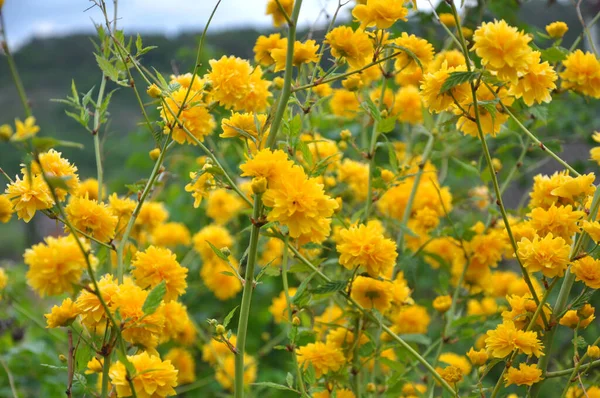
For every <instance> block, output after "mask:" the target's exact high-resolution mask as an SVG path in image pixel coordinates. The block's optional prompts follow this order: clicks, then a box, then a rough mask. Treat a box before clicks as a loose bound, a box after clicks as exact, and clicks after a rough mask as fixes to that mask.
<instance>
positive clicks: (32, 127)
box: [10, 116, 40, 141]
mask: <svg viewBox="0 0 600 398" xmlns="http://www.w3.org/2000/svg"><path fill="white" fill-rule="evenodd" d="M38 131H40V127H39V126H38V125H36V124H35V117H33V116H29V117H28V118H27V119H25V122H22V121H21V120H19V119H15V134H14V135H13V136H12V137H10V139H11V140H12V141H23V140H26V139H28V138H31V137H33V136H34V135H36V134H37V133H38Z"/></svg>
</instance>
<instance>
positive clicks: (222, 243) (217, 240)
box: [192, 224, 233, 262]
mask: <svg viewBox="0 0 600 398" xmlns="http://www.w3.org/2000/svg"><path fill="white" fill-rule="evenodd" d="M192 241H193V243H194V249H195V250H196V251H197V252H198V253H199V254H200V257H202V260H204V261H205V262H206V261H211V260H216V261H219V262H221V261H222V260H219V258H218V256H217V255H216V254H215V252H214V251H213V249H212V248H211V247H210V245H209V244H208V243H207V242H210V243H211V244H212V245H213V246H215V247H216V248H217V249H220V248H222V247H231V246H233V238H232V237H231V235H230V234H229V232H228V231H227V229H225V228H224V227H222V226H220V225H214V224H213V225H207V226H206V227H204V228H202V229H201V230H200V231H198V232H197V233H196V234H195V235H194V236H193V237H192Z"/></svg>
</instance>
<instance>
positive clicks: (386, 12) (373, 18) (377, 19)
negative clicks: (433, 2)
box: [352, 0, 408, 29]
mask: <svg viewBox="0 0 600 398" xmlns="http://www.w3.org/2000/svg"><path fill="white" fill-rule="evenodd" d="M404 3H405V2H404V0H367V2H366V4H357V5H356V7H354V10H352V16H354V18H355V19H356V20H357V21H360V27H361V29H364V28H366V27H370V26H376V27H377V28H378V29H387V28H389V27H390V26H392V25H393V24H394V23H395V22H396V21H398V20H402V21H406V15H407V14H408V10H407V9H406V8H405V7H404Z"/></svg>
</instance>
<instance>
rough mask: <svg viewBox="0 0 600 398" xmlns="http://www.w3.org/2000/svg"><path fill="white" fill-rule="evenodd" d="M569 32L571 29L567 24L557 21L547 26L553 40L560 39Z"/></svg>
mask: <svg viewBox="0 0 600 398" xmlns="http://www.w3.org/2000/svg"><path fill="white" fill-rule="evenodd" d="M568 30H569V27H568V26H567V24H566V23H564V22H562V21H556V22H552V23H551V24H549V25H546V32H548V35H549V36H550V37H552V38H553V39H560V38H561V37H563V36H564V35H565V33H567V31H568Z"/></svg>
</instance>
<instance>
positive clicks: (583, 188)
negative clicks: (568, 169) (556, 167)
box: [551, 173, 596, 204]
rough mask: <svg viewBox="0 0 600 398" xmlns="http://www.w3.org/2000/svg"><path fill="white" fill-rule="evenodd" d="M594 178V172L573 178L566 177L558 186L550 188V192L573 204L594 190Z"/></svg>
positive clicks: (591, 193)
mask: <svg viewBox="0 0 600 398" xmlns="http://www.w3.org/2000/svg"><path fill="white" fill-rule="evenodd" d="M595 180H596V176H595V175H594V173H589V174H583V175H580V176H577V177H574V178H573V177H567V178H565V179H564V181H563V182H562V184H561V185H560V186H558V187H556V188H554V189H553V190H552V192H551V194H552V195H555V196H558V197H559V198H561V200H562V201H564V202H566V203H569V204H575V203H578V202H579V200H580V199H581V198H586V197H588V196H591V195H593V194H594V192H596V187H595V185H594V181H595Z"/></svg>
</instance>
